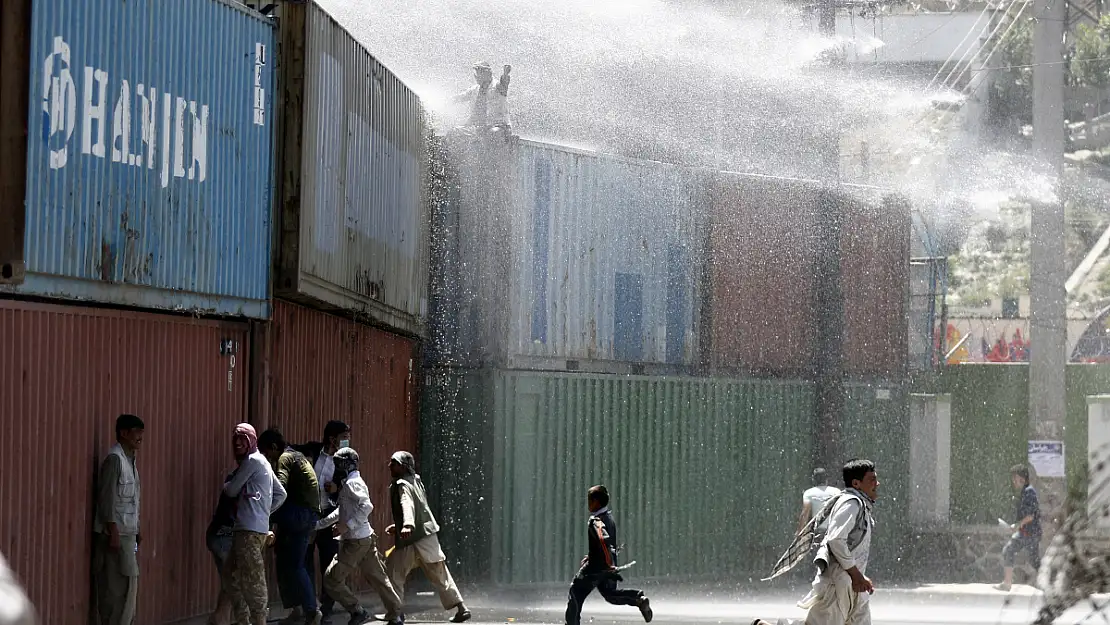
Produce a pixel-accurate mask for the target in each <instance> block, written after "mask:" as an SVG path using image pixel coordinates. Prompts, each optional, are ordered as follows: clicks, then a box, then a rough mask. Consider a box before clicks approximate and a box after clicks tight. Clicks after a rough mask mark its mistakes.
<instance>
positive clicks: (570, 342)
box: [436, 140, 704, 372]
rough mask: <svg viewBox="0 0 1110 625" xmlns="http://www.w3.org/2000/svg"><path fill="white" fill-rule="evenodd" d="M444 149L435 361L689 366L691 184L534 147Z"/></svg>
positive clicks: (693, 300)
mask: <svg viewBox="0 0 1110 625" xmlns="http://www.w3.org/2000/svg"><path fill="white" fill-rule="evenodd" d="M453 147H454V150H453V153H452V155H451V156H452V157H458V158H457V160H455V161H454V173H455V175H456V176H457V181H458V189H457V191H456V193H454V194H453V196H452V197H449V198H445V202H444V203H443V205H442V207H441V209H440V211H439V213H438V217H437V222H436V225H437V239H438V238H440V237H443V238H444V239H447V240H446V241H444V242H440V243H439V244H440V245H443V246H444V247H445V249H444V250H442V252H441V254H440V255H439V258H440V259H441V262H444V265H441V266H444V270H445V271H446V272H447V273H448V276H449V277H447V278H444V283H443V286H444V287H447V288H448V289H449V291H448V293H446V294H442V293H439V294H436V295H437V296H438V297H441V298H444V297H446V298H454V302H442V304H443V305H442V306H439V305H437V311H442V314H443V317H441V318H439V319H438V320H437V322H438V323H439V324H440V325H441V326H442V328H441V329H439V330H438V334H437V336H438V337H440V338H441V339H442V341H441V342H442V343H443V344H441V345H438V346H437V353H439V355H440V358H443V359H444V361H446V362H450V363H453V364H462V365H467V366H476V365H492V366H498V367H507V368H510V369H553V370H566V369H568V368H570V369H575V368H582V369H583V370H597V371H606V372H618V371H630V370H633V368H635V369H637V370H644V367H647V368H648V369H651V370H657V371H679V370H684V369H685V368H687V367H689V366H692V365H693V364H695V359H696V354H697V342H698V324H699V311H700V298H701V288H700V287H701V282H700V276H699V273H698V272H699V271H700V268H701V267H702V265H703V262H704V260H703V259H704V224H703V222H702V220H701V212H700V210H699V203H698V193H699V179H698V178H697V176H693V175H691V172H690V171H689V170H685V169H683V168H680V167H676V166H674V165H667V164H663V163H657V162H650V161H635V160H631V159H624V158H618V157H613V156H607V155H600V154H596V153H588V152H582V151H578V150H574V149H571V148H566V147H563V146H557V145H550V144H543V143H538V142H534V141H518V142H512V143H510V144H509V145H489V144H485V143H482V142H478V141H473V142H472V141H467V140H457V141H455V143H454V146H453ZM452 281H453V282H454V283H455V284H454V285H450V284H448V283H449V282H452ZM451 304H454V305H453V306H452V305H451ZM568 361H569V362H568Z"/></svg>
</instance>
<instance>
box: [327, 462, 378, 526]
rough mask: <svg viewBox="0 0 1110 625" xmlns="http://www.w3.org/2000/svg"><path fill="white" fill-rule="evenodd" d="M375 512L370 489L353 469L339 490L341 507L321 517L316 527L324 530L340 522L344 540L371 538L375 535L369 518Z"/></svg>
mask: <svg viewBox="0 0 1110 625" xmlns="http://www.w3.org/2000/svg"><path fill="white" fill-rule="evenodd" d="M373 512H374V504H373V503H372V502H371V501H370V489H369V488H368V487H367V486H366V482H364V481H363V480H362V476H361V475H360V474H359V472H358V471H352V472H351V473H350V474H348V475H347V481H345V482H344V483H343V488H342V489H340V491H339V507H338V508H336V509H335V510H332V511H331V514H329V515H328V516H326V517H324V518H322V519H320V521H319V522H318V523H317V524H316V529H317V530H322V529H324V528H326V527H331V526H332V525H335V524H336V523H339V524H340V527H341V528H343V533H342V534H340V537H341V538H342V539H344V540H360V539H363V538H370V537H371V536H373V535H374V528H373V526H371V525H370V520H369V519H370V515H371V514H372V513H373Z"/></svg>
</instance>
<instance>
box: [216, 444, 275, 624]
mask: <svg viewBox="0 0 1110 625" xmlns="http://www.w3.org/2000/svg"><path fill="white" fill-rule="evenodd" d="M232 445H233V447H234V449H235V457H236V459H238V460H239V468H238V469H236V470H235V473H234V474H233V475H232V476H231V479H229V480H228V481H227V483H226V484H224V494H225V495H227V496H229V497H236V498H237V501H236V505H235V527H234V529H233V533H232V538H231V553H230V554H229V555H228V562H227V566H225V567H224V571H223V584H224V589H225V591H226V592H227V594H228V598H229V599H230V600H231V605H232V606H233V610H234V612H235V618H236V621H237V622H238V623H240V625H242V624H244V623H249V624H250V625H266V616H267V612H268V604H269V601H270V598H269V595H268V594H267V590H266V564H265V562H264V561H263V559H262V551H263V549H265V548H266V545H267V544H268V543H270V542H272V541H273V534H272V533H270V515H271V514H272V513H273V512H274V510H277V509H278V508H280V507H281V504H282V503H284V502H285V497H286V493H285V487H283V486H282V485H281V482H280V481H279V480H278V478H277V475H276V474H275V473H274V470H273V468H271V467H270V461H269V460H266V457H265V456H263V455H262V454H261V453H259V451H258V435H257V434H256V433H255V431H254V428H253V427H252V426H250V425H249V424H246V423H240V424H239V425H237V426H236V427H235V434H234V436H233V437H232Z"/></svg>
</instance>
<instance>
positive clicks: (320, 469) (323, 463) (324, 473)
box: [312, 449, 335, 510]
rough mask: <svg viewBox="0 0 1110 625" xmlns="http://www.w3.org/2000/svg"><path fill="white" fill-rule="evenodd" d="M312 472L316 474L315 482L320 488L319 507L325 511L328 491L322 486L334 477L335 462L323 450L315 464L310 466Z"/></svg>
mask: <svg viewBox="0 0 1110 625" xmlns="http://www.w3.org/2000/svg"><path fill="white" fill-rule="evenodd" d="M312 470H313V471H315V472H316V482H317V483H318V484H319V486H320V507H321V508H323V509H325V510H326V509H327V507H328V506H327V504H326V502H327V501H328V491H327V489H325V488H324V484H327V483H328V482H330V481H332V479H333V478H334V477H335V460H332V457H331V455H330V454H328V453H327V452H325V451H324V450H322V449H321V450H320V457H319V458H317V459H316V464H314V465H312Z"/></svg>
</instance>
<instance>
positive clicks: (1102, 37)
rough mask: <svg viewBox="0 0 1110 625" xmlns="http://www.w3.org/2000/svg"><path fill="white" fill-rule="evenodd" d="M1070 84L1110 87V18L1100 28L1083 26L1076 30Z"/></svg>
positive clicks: (1096, 87) (1098, 26)
mask: <svg viewBox="0 0 1110 625" xmlns="http://www.w3.org/2000/svg"><path fill="white" fill-rule="evenodd" d="M1068 68H1069V72H1068V78H1069V84H1072V85H1074V86H1079V87H1091V88H1094V89H1106V88H1107V87H1110V15H1107V16H1103V18H1102V19H1101V20H1100V21H1099V23H1098V24H1089V23H1083V24H1080V25H1079V27H1078V28H1076V29H1075V44H1074V46H1073V47H1072V51H1071V59H1070V62H1069V63H1068Z"/></svg>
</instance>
